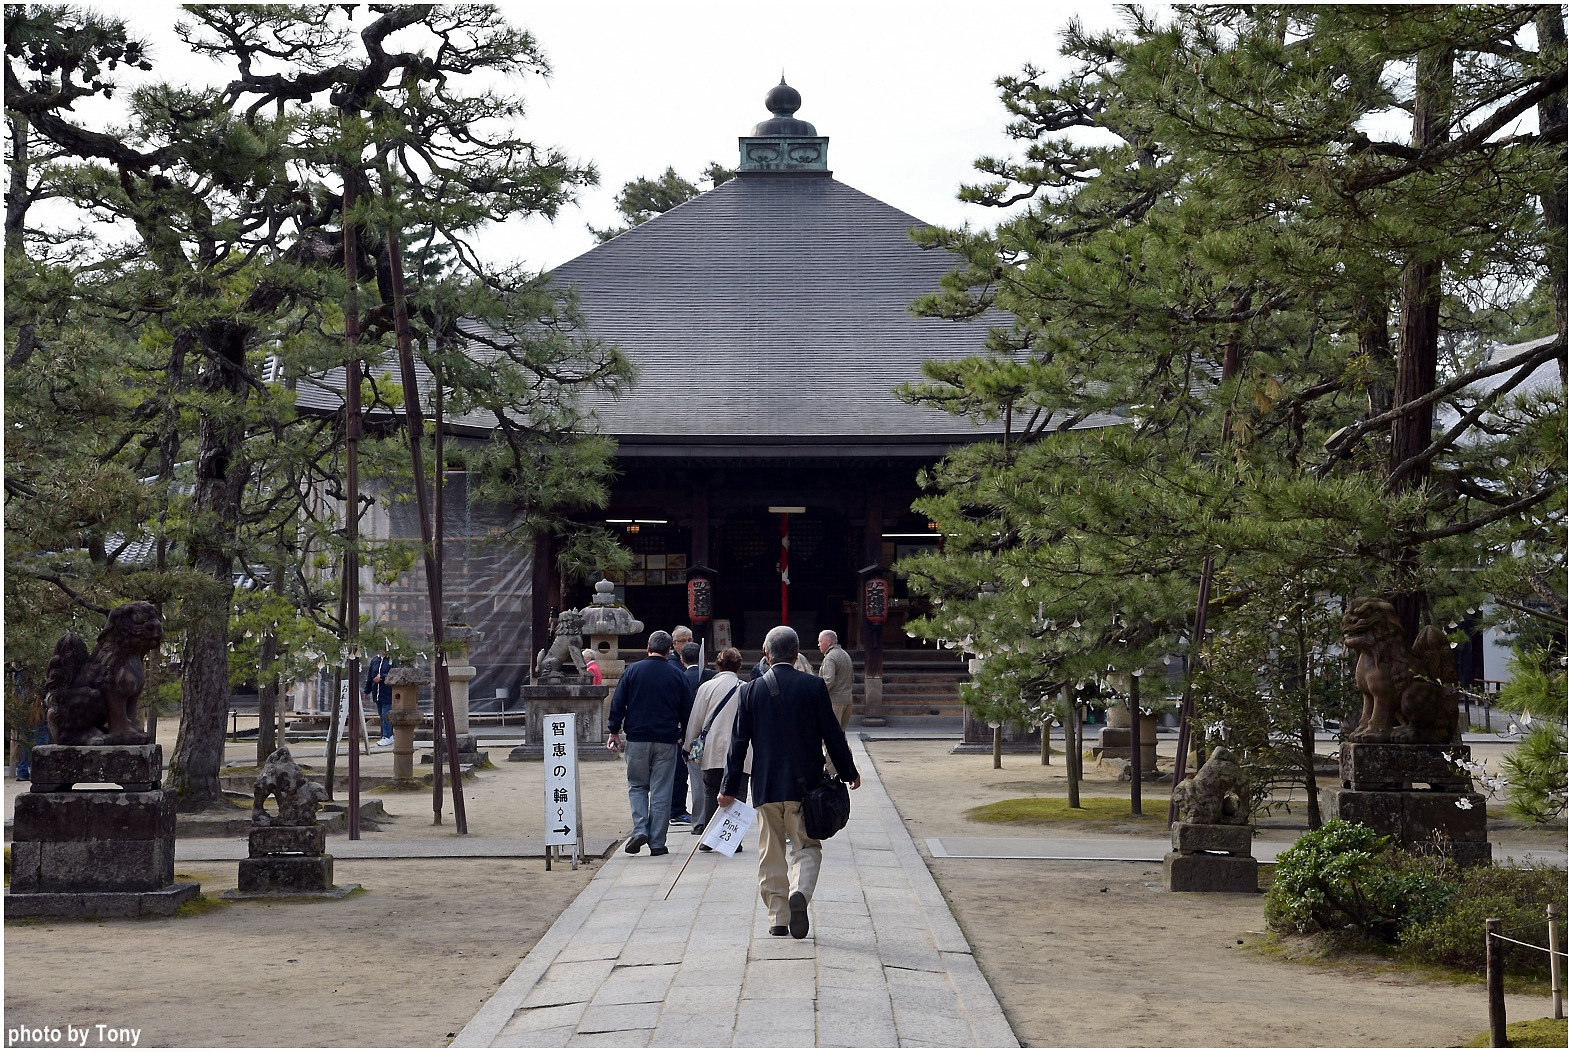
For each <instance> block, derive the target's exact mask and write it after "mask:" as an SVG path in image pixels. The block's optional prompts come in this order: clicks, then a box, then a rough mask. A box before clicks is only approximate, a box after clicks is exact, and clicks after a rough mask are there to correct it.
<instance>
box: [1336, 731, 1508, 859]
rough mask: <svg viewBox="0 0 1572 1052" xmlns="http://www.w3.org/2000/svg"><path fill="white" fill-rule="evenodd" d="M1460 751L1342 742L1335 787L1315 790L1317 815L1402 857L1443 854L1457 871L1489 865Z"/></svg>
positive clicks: (1480, 811) (1479, 803) (1480, 804)
mask: <svg viewBox="0 0 1572 1052" xmlns="http://www.w3.org/2000/svg"><path fill="white" fill-rule="evenodd" d="M1469 757H1470V753H1469V748H1468V746H1466V745H1460V744H1451V745H1397V744H1391V743H1368V744H1367V743H1356V742H1344V743H1343V749H1342V753H1341V755H1340V756H1339V758H1338V773H1339V779H1340V783H1341V784H1340V785H1338V786H1337V787H1336V788H1328V789H1323V790H1322V791H1321V812H1322V814H1323V816H1324V817H1326V818H1328V819H1332V818H1341V819H1344V820H1345V821H1349V822H1358V823H1360V824H1361V825H1366V826H1369V827H1370V828H1371V829H1374V830H1375V831H1376V832H1378V833H1380V834H1382V835H1383V836H1389V837H1392V838H1393V840H1395V841H1396V842H1397V844H1398V846H1400V847H1403V848H1405V849H1407V850H1409V851H1418V852H1428V853H1436V852H1440V853H1443V854H1447V855H1450V856H1451V857H1452V858H1454V859H1456V860H1457V861H1458V862H1459V863H1460V864H1463V865H1484V864H1487V863H1489V861H1490V840H1489V837H1488V835H1487V833H1486V831H1485V798H1484V797H1483V796H1482V795H1480V794H1479V793H1476V792H1474V791H1473V780H1472V779H1471V778H1470V776H1469V774H1468V771H1467V770H1466V769H1465V768H1464V767H1463V766H1462V764H1464V763H1467V762H1468V760H1469Z"/></svg>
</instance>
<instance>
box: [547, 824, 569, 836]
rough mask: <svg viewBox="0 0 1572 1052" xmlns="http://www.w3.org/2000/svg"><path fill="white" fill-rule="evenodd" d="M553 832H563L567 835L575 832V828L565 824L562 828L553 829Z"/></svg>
mask: <svg viewBox="0 0 1572 1052" xmlns="http://www.w3.org/2000/svg"><path fill="white" fill-rule="evenodd" d="M552 832H553V833H561V834H562V835H563V836H567V835H568V834H569V833H571V832H573V830H572V828H571V827H569V826H566V825H564V826H563V827H562V828H561V829H553V830H552Z"/></svg>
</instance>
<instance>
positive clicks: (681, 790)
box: [666, 625, 699, 825]
mask: <svg viewBox="0 0 1572 1052" xmlns="http://www.w3.org/2000/svg"><path fill="white" fill-rule="evenodd" d="M689 645H697V644H694V643H693V629H691V628H689V627H688V626H687V625H678V626H677V627H676V628H674V629H672V630H671V650H669V651H668V652H667V653H666V660H667V661H668V662H670V663H671V667H672V668H674V669H676V670H677V671H678V672H681V673H683V675H684V676H686V675H687V669H688V666H687V665H685V664H684V663H683V660H682V652H683V650H684V649H686V648H687V647H688V646H689ZM698 689H699V685H698V684H697V683H694V682H691V681H690V682H689V683H688V707H687V708H685V709H683V710H682V721H683V726H687V722H688V714H689V713H691V712H692V711H693V694H694V691H696V690H698ZM691 821H693V813H692V811H690V810H689V809H688V764H687V762H686V761H684V760H683V759H682V757H680V756H679V757H678V758H677V770H676V773H675V774H673V775H672V778H671V823H672V825H678V824H680V823H682V822H691Z"/></svg>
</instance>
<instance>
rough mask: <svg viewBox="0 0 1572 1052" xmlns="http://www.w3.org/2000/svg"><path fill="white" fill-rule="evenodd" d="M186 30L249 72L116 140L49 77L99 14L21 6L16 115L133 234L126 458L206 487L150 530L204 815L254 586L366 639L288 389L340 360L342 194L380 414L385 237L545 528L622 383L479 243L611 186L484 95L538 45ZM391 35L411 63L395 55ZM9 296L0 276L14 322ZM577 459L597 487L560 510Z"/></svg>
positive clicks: (600, 449) (614, 357)
mask: <svg viewBox="0 0 1572 1052" xmlns="http://www.w3.org/2000/svg"><path fill="white" fill-rule="evenodd" d="M187 11H188V14H187V20H186V21H185V22H184V23H182V25H181V27H180V32H181V35H182V37H183V39H184V40H185V41H186V42H187V44H188V45H189V46H190V47H191V49H192V50H193V51H194V52H195V53H197V54H203V55H208V56H212V57H215V58H218V59H220V60H222V61H224V62H226V63H228V64H230V66H231V68H232V69H233V71H234V74H233V79H232V80H231V81H230V82H229V83H228V84H227V85H226V86H224V87H223V88H220V89H215V90H201V91H197V90H188V89H183V88H176V87H171V86H169V85H164V84H153V85H150V86H148V87H145V88H141V89H139V90H138V91H136V92H135V93H133V95H132V97H131V119H130V124H129V127H128V128H127V129H126V130H125V131H124V132H123V133H122V134H116V135H110V134H108V133H106V132H104V131H102V130H98V129H95V128H92V127H88V126H86V125H85V124H80V123H77V122H76V120H75V118H74V117H73V116H72V115H71V114H69V113H68V112H66V111H65V109H64V108H63V102H62V99H63V98H64V97H65V93H64V92H62V90H61V88H60V85H61V83H62V74H61V71H62V70H64V71H67V72H68V73H71V71H74V70H76V69H77V68H78V67H79V65H80V63H77V62H73V61H72V60H71V59H70V52H69V49H70V48H71V47H72V46H74V45H73V41H74V40H75V39H76V37H75V35H74V34H75V32H76V31H77V30H79V29H80V28H81V27H82V25H83V24H84V22H83V16H80V15H77V14H75V13H73V12H68V11H61V10H54V9H26V10H25V11H24V10H23V9H21V8H8V9H7V30H8V32H7V37H8V41H10V40H12V39H18V40H20V39H27V40H29V41H37V42H38V43H37V44H36V46H34V48H33V50H31V51H29V50H25V49H11V48H8V64H7V82H6V104H7V110H8V115H15V116H16V117H19V118H24V119H25V120H26V121H27V122H28V124H29V126H30V127H31V128H32V130H33V131H34V132H35V134H37V135H38V136H41V137H43V138H45V139H47V140H48V141H49V143H50V144H51V145H52V148H53V149H54V150H56V151H58V152H59V154H60V155H61V156H62V157H63V158H65V160H63V161H59V162H57V164H56V168H57V171H56V172H55V173H54V174H53V175H52V179H53V180H54V184H55V185H58V186H60V187H62V188H64V189H62V190H61V191H60V192H69V193H70V194H71V195H72V198H73V200H74V201H75V203H76V204H77V206H78V207H79V208H80V209H83V210H84V211H86V212H87V213H88V214H89V215H90V216H91V218H92V219H94V220H105V219H113V220H118V221H121V222H124V223H128V224H129V225H130V226H131V228H132V229H133V230H134V231H135V236H136V240H135V242H134V243H133V244H132V245H131V246H130V247H129V250H120V249H117V248H116V247H115V246H113V245H110V244H107V243H105V242H103V241H98V242H96V243H89V245H88V253H89V256H90V257H91V258H90V262H91V267H89V268H87V270H88V272H89V273H92V274H97V275H102V280H103V282H104V283H105V285H104V287H103V293H102V294H101V295H100V296H99V297H98V298H97V300H96V302H98V303H100V304H103V303H111V304H113V305H114V307H115V309H116V310H117V311H119V312H120V313H121V314H122V315H123V316H124V318H125V319H126V321H127V322H128V323H129V325H128V328H129V331H131V332H134V333H135V334H136V335H137V337H138V346H139V347H143V348H147V349H148V351H149V353H150V355H151V356H152V357H153V359H154V360H153V362H152V363H151V365H149V366H148V367H147V369H146V372H145V374H138V373H136V372H133V373H132V374H131V377H130V379H131V380H133V381H135V380H137V379H138V378H139V376H140V377H141V378H142V379H143V380H144V382H145V384H146V386H147V387H149V388H151V389H153V391H154V393H155V394H156V397H152V396H149V397H147V398H143V399H141V401H140V402H139V403H138V405H137V408H136V409H135V410H133V411H130V412H123V413H121V414H119V415H118V416H115V417H113V418H112V420H113V423H112V426H113V427H115V428H116V429H117V432H116V433H117V434H118V436H119V437H118V438H117V439H115V440H113V441H114V443H116V444H115V445H114V446H113V448H115V449H117V450H118V451H120V452H125V451H127V450H131V451H138V450H141V451H152V452H144V454H143V455H144V456H154V458H155V460H157V461H158V462H159V464H160V468H159V474H158V476H157V478H158V483H159V484H158V487H155V488H158V489H159V492H160V494H163V493H167V492H171V491H174V492H177V493H178V491H179V490H180V489H182V488H184V487H189V488H188V489H187V490H186V492H187V493H189V496H184V495H180V496H177V497H173V498H170V500H169V511H168V515H167V516H165V517H163V518H162V519H156V518H155V519H154V520H153V522H149V519H148V517H147V516H143V523H144V528H145V529H149V530H154V529H156V530H158V531H160V537H161V540H160V545H161V547H160V551H161V552H162V551H164V548H163V547H162V545H163V544H164V542H165V540H167V544H168V548H169V550H170V551H177V552H178V554H179V557H180V559H181V560H182V561H183V562H184V563H185V564H186V565H187V566H188V567H189V568H190V570H191V571H193V572H194V573H193V574H191V575H190V576H189V577H188V580H187V584H186V586H185V587H184V589H183V591H182V592H181V598H183V599H184V600H185V602H184V610H185V620H184V622H183V630H184V631H183V642H182V650H183V653H182V659H183V660H182V662H181V675H182V710H181V730H180V737H179V740H178V742H177V744H176V748H175V751H174V755H173V757H172V762H171V765H170V769H171V775H170V777H171V784H172V786H173V787H174V788H175V789H176V790H177V793H178V794H179V799H180V806H181V807H182V808H183V809H187V810H191V809H199V808H202V807H204V806H208V805H209V804H212V803H214V802H216V801H217V800H218V798H219V789H218V782H217V772H218V768H219V766H220V762H221V759H222V751H223V750H222V747H223V731H224V715H225V708H226V705H225V701H226V698H227V695H228V689H229V682H230V672H231V668H230V654H229V647H230V642H231V640H230V636H231V631H232V630H231V626H230V619H231V616H232V612H233V602H232V599H233V596H234V590H235V579H236V574H237V571H239V570H240V569H241V568H242V567H243V568H245V570H246V571H247V574H248V575H251V576H254V577H257V578H258V579H260V580H263V581H265V583H266V587H268V588H270V589H273V590H275V591H278V592H282V593H284V594H285V595H287V596H288V597H289V599H290V601H291V602H292V603H294V604H295V605H296V608H297V609H299V610H301V611H302V612H303V615H304V616H305V617H306V618H307V619H308V620H309V621H312V622H316V623H321V624H323V625H324V626H325V627H327V628H329V629H335V628H336V634H338V635H339V636H340V637H341V638H342V637H349V638H353V636H354V626H344V625H337V626H335V625H334V624H333V623H332V622H333V619H334V617H333V614H332V610H333V606H334V603H335V601H336V587H335V586H333V585H332V584H324V582H323V575H322V574H321V573H320V572H318V571H317V570H316V569H314V567H313V561H314V560H318V559H326V560H327V561H328V562H329V563H331V562H333V561H334V560H335V558H336V554H337V553H338V552H339V551H340V550H341V548H342V537H341V534H340V531H341V529H342V525H343V524H342V522H341V521H340V520H339V519H338V517H337V515H336V513H335V512H334V510H333V500H334V499H339V500H341V499H342V497H343V494H342V491H341V490H339V488H338V485H339V483H338V479H339V470H340V465H339V463H338V459H337V458H338V457H339V450H341V448H342V440H343V430H342V427H343V422H342V418H341V417H340V418H333V417H327V418H322V417H310V416H302V415H301V414H300V413H299V412H298V410H297V408H296V396H295V390H294V389H295V387H296V385H298V384H299V383H302V382H319V381H314V380H312V379H310V378H311V377H320V376H321V375H322V374H325V373H326V372H327V371H328V370H330V369H331V368H333V367H335V366H337V365H339V364H341V363H342V361H343V360H344V344H343V337H342V332H343V326H344V317H343V310H342V304H343V302H344V298H345V287H344V282H343V271H342V261H343V243H344V242H343V226H344V223H345V221H346V217H345V215H344V213H343V209H342V187H343V185H344V183H345V181H346V180H347V181H349V182H351V183H353V184H355V185H356V186H357V187H358V188H359V189H360V190H361V193H360V194H359V199H360V202H361V204H360V205H359V207H357V209H356V211H355V212H354V213H353V214H351V215H350V216H349V217H348V222H350V223H353V224H355V225H356V226H357V227H358V228H359V229H360V231H361V236H360V244H361V246H362V256H361V259H362V265H361V266H360V268H359V269H360V273H361V274H362V275H364V276H365V280H366V281H367V284H368V289H367V292H366V293H365V294H363V295H362V297H361V298H362V301H363V302H369V303H370V304H371V307H370V309H369V310H367V311H365V312H364V317H363V318H362V319H361V329H362V333H363V337H362V342H361V345H360V346H361V351H360V353H361V355H362V356H363V358H364V359H365V360H366V361H367V362H369V363H371V364H372V366H373V369H372V374H373V379H371V380H370V381H369V382H368V384H367V389H368V398H367V402H368V407H369V408H371V409H373V410H375V409H378V408H382V409H391V408H394V407H396V406H398V405H399V404H401V398H402V396H401V395H400V394H398V393H396V392H395V391H393V390H390V389H389V388H388V387H387V386H386V385H385V384H379V383H378V381H377V380H376V379H375V375H376V373H377V372H379V371H380V370H379V369H378V368H377V366H379V365H380V361H381V358H382V356H383V354H384V353H385V351H386V348H387V346H388V344H389V343H390V342H391V338H392V323H393V312H392V310H391V302H392V294H391V289H390V277H391V270H390V262H389V261H390V259H391V258H392V257H391V255H390V253H389V251H388V246H389V232H390V231H394V232H397V233H398V235H400V238H401V240H402V241H404V242H405V243H406V244H408V245H409V251H408V253H407V259H408V261H409V267H408V273H407V274H406V283H407V285H408V287H409V289H410V302H411V314H412V317H413V319H414V322H415V330H416V338H417V340H419V341H421V342H422V343H423V344H424V345H425V346H426V347H427V349H428V353H429V354H430V355H431V356H432V357H433V359H434V360H435V358H436V356H439V355H446V356H447V358H448V359H449V364H448V365H447V367H446V368H445V369H444V373H445V376H446V378H447V381H448V383H449V384H451V385H452V388H453V392H452V394H451V395H450V397H452V398H453V400H454V402H455V403H458V404H462V405H464V406H466V407H483V408H485V409H487V410H490V411H491V412H492V413H493V415H494V416H495V417H496V418H497V419H498V421H499V430H500V431H501V432H502V437H500V438H499V440H498V441H497V443H495V444H494V445H492V446H491V447H488V448H486V449H484V450H482V451H480V452H479V453H477V454H476V455H475V459H476V461H477V463H480V464H483V465H485V466H486V467H487V469H488V470H490V471H491V473H492V475H493V476H494V477H495V478H497V479H502V478H504V477H506V478H507V479H508V480H509V481H510V483H511V485H512V487H513V488H514V490H515V491H517V492H518V493H519V494H527V495H528V499H529V500H530V501H532V502H533V503H532V505H531V506H532V511H533V514H534V515H535V518H536V521H538V522H547V523H552V522H557V521H559V520H560V519H561V518H562V517H564V516H565V515H567V514H570V513H571V512H572V511H573V510H574V508H575V506H576V505H577V506H581V505H582V504H583V503H585V502H589V503H593V501H594V500H595V498H596V493H597V490H596V485H595V480H596V479H602V480H603V479H604V477H605V473H606V471H607V470H609V467H608V457H607V452H606V448H605V446H604V444H603V443H601V442H599V441H598V440H586V439H584V438H583V429H584V426H585V423H586V422H585V421H584V420H583V419H582V418H581V417H580V416H579V415H578V414H577V413H576V411H575V410H574V408H573V404H572V399H573V395H574V393H575V392H576V391H578V390H581V389H584V388H586V387H598V388H601V389H611V390H615V389H617V388H618V387H619V386H620V385H621V384H623V383H625V382H626V381H627V377H628V368H627V365H626V361H625V360H624V359H623V358H622V357H621V355H620V354H618V353H617V352H616V351H615V349H614V348H610V347H606V346H604V345H602V344H601V343H599V342H598V341H594V340H590V339H586V338H584V337H583V336H582V335H580V334H579V333H577V332H576V330H575V318H574V315H573V310H572V304H571V301H570V300H568V299H567V298H566V297H564V296H563V295H562V294H560V293H557V292H554V291H552V290H550V289H549V288H547V287H546V286H545V285H544V284H543V283H542V282H541V281H540V280H539V278H538V277H537V276H535V275H531V274H527V273H524V272H522V271H505V270H498V269H497V268H493V267H488V266H485V265H483V264H482V263H481V261H480V260H479V258H478V257H477V256H476V255H475V253H474V250H473V249H472V248H471V247H470V245H469V240H468V239H469V237H470V236H471V235H472V234H473V233H474V232H475V231H476V230H478V229H480V228H482V227H483V226H484V225H486V224H488V223H490V222H494V221H497V220H500V219H503V218H506V217H508V216H513V215H521V214H542V215H546V216H548V217H550V216H554V215H555V214H556V212H557V210H558V209H559V208H560V207H561V206H562V204H564V203H566V202H567V201H568V200H570V199H571V197H572V195H573V193H574V192H575V191H576V189H577V188H579V187H581V186H584V185H587V184H588V183H590V182H592V181H593V178H594V172H593V169H592V168H590V167H587V166H582V165H578V164H575V163H574V162H572V161H571V160H570V159H569V158H567V157H566V156H565V155H564V154H562V153H561V152H560V151H558V150H554V149H548V148H543V147H539V146H537V145H536V144H534V143H532V142H530V141H528V140H527V139H524V138H521V137H520V136H519V134H518V132H517V127H516V125H517V121H518V119H519V118H520V116H521V103H520V101H519V100H518V99H517V98H516V97H513V96H510V95H506V94H501V93H499V92H497V91H496V90H493V89H491V88H488V87H485V86H481V87H472V86H471V85H472V84H473V83H474V81H475V80H477V79H478V80H482V81H487V80H488V78H490V77H494V76H495V75H497V74H500V75H502V76H504V77H517V76H521V75H526V74H529V73H532V72H539V71H542V70H544V68H545V65H544V59H543V58H542V56H541V54H540V51H539V48H538V45H537V44H536V42H535V41H534V39H533V38H532V37H530V36H529V35H528V34H527V33H525V32H523V31H521V30H517V29H514V28H513V27H511V26H509V25H508V24H507V23H506V22H505V20H504V19H503V18H502V17H501V15H500V14H499V13H498V12H497V11H496V10H495V9H493V8H487V7H479V6H476V7H461V8H431V7H405V8H396V9H388V10H378V11H373V12H370V13H366V12H354V11H348V10H340V9H333V8H278V7H232V6H225V5H194V6H192V7H191V8H188V9H187ZM13 29H16V30H18V32H17V33H15V34H13V32H12V31H13ZM23 31H25V32H23ZM400 31H405V32H403V33H402V34H401V35H400V36H399V39H398V44H399V46H400V47H407V48H409V49H410V50H405V51H397V52H392V51H389V50H387V48H386V46H385V45H386V43H387V42H388V40H389V38H390V37H391V36H392V35H393V34H394V33H399V32H400ZM115 32H117V33H119V34H120V36H121V37H122V38H123V37H124V30H123V27H117V28H116V29H115ZM136 54H137V55H138V56H140V51H137V52H136ZM62 56H64V57H62ZM71 75H75V74H74V73H72V74H71ZM488 82H490V81H488ZM66 101H69V100H68V99H67V100H66ZM14 178H15V171H14V169H13V180H14ZM411 232H418V233H419V234H420V240H419V241H418V242H417V241H415V240H414V239H413V238H411V236H410V234H411ZM11 291H12V290H11V287H10V283H9V282H8V287H7V292H8V306H9V300H10V293H11ZM80 301H81V297H77V299H76V300H75V301H74V302H80ZM8 320H9V318H8ZM477 343H478V344H481V345H482V348H481V350H480V351H479V352H478V353H479V356H480V357H482V358H483V359H485V364H484V365H483V366H472V367H463V366H462V365H461V364H460V358H461V357H462V356H461V355H460V354H459V353H458V351H459V349H460V347H461V345H462V346H467V347H469V348H470V349H472V350H473V349H474V345H475V344H477ZM34 357H35V358H36V357H37V355H36V354H35V355H34ZM270 362H271V363H272V364H271V365H270V364H269V363H270ZM146 377H151V380H150V381H149V380H146V379H145V378H146ZM11 379H12V376H11V374H10V372H9V371H8V376H7V380H8V384H9V383H10V381H11ZM118 382H119V381H118V378H116V379H113V380H111V382H110V383H109V385H108V389H110V390H118V388H117V386H116V385H117V383H118ZM388 434H389V435H396V434H397V432H396V431H395V430H391V429H390V430H389V432H388ZM398 445H399V444H398V443H397V442H396V441H388V442H385V443H383V446H382V448H380V449H378V448H377V447H376V443H372V444H371V447H370V448H369V449H368V455H369V460H370V463H369V464H368V465H367V467H368V469H370V470H371V471H373V472H377V473H383V474H387V475H390V476H396V474H397V472H398V470H399V468H398V464H399V458H398V456H397V453H396V450H397V448H398ZM8 455H9V451H8ZM562 462H570V463H572V464H574V465H575V466H576V467H577V468H579V469H581V470H582V472H583V473H584V475H585V476H586V477H587V478H588V479H589V480H590V481H589V483H588V484H586V485H585V486H582V487H580V488H579V489H578V490H576V491H574V492H570V493H566V494H555V493H552V492H549V490H550V483H551V482H552V481H553V480H554V479H556V478H557V477H558V476H560V474H561V472H560V470H558V469H557V468H556V466H557V465H560V464H561V463H562ZM138 466H139V467H145V465H142V464H140V462H139V464H138ZM406 470H407V469H406ZM146 477H147V476H146V474H143V475H139V476H138V478H146ZM602 488H603V487H602ZM324 495H326V497H327V498H328V499H327V500H326V501H324V500H323V496H324ZM8 496H9V493H8ZM8 510H9V509H8ZM356 510H357V512H358V511H359V510H360V509H356ZM154 523H156V525H154ZM9 527H10V517H9V515H8V530H9ZM8 547H9V545H8ZM253 569H255V570H256V573H254V574H253V573H252V572H251V571H252V570H253ZM264 570H265V571H266V572H265V573H263V572H262V571H264ZM193 579H194V580H197V581H200V582H201V588H200V589H197V588H194V587H192V586H191V584H190V581H191V580H193ZM327 579H328V580H329V581H331V579H332V575H331V574H329V575H327ZM10 609H14V608H12V607H10V606H9V605H8V610H10ZM8 623H9V619H8Z"/></svg>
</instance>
